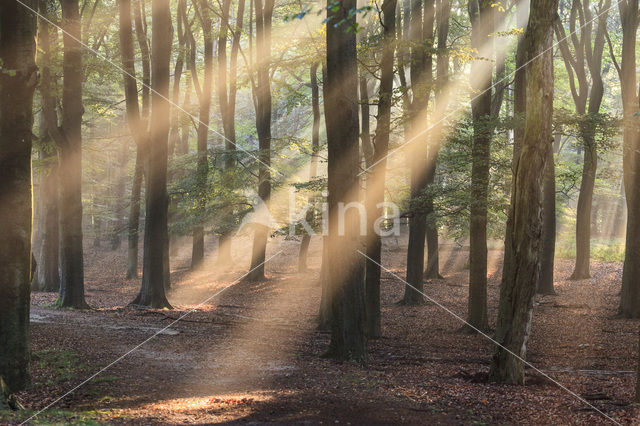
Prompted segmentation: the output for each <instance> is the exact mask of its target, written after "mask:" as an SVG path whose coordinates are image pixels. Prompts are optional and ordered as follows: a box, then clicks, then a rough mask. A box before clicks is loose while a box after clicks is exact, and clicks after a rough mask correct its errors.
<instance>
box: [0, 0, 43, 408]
mask: <svg viewBox="0 0 640 426" xmlns="http://www.w3.org/2000/svg"><path fill="white" fill-rule="evenodd" d="M25 4H26V5H27V6H28V7H30V8H32V9H33V10H37V8H38V5H37V2H36V1H35V0H28V1H25ZM35 40H36V19H35V16H34V15H33V13H31V12H30V11H29V10H28V9H26V8H25V7H24V6H22V5H20V4H18V2H15V1H3V2H0V64H1V65H0V99H2V102H0V182H2V184H1V185H0V199H1V200H2V203H0V224H2V238H0V342H1V343H0V381H4V382H5V383H6V385H7V387H8V389H9V391H10V392H16V391H19V390H22V389H24V388H26V387H27V386H28V385H29V383H30V375H29V359H30V352H31V348H30V344H29V303H30V300H29V295H30V286H31V142H32V136H31V135H32V133H31V127H32V125H33V112H32V111H33V93H34V90H35V88H36V84H37V83H38V69H37V68H36V64H35V54H36V43H35ZM0 398H4V395H0ZM2 402H3V401H0V405H2Z"/></svg>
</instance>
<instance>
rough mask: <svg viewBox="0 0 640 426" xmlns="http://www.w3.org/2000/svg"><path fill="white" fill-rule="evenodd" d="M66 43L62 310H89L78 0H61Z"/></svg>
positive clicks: (61, 153) (60, 143)
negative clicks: (84, 236)
mask: <svg viewBox="0 0 640 426" xmlns="http://www.w3.org/2000/svg"><path fill="white" fill-rule="evenodd" d="M60 4H61V5H62V28H63V30H64V33H63V37H62V38H63V41H64V55H63V65H62V71H63V83H62V123H61V125H60V131H59V134H60V138H59V139H58V140H57V141H56V142H57V144H58V153H59V158H60V169H59V179H60V204H59V206H60V270H61V285H60V297H59V298H58V301H57V302H56V304H57V305H58V306H59V307H61V308H80V309H84V308H87V307H88V305H87V303H86V302H85V299H84V260H83V259H84V257H83V256H84V253H83V247H82V114H83V113H84V107H83V106H82V45H81V44H80V43H79V40H80V38H81V21H80V11H79V7H78V0H60Z"/></svg>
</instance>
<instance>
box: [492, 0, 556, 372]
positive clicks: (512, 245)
mask: <svg viewBox="0 0 640 426" xmlns="http://www.w3.org/2000/svg"><path fill="white" fill-rule="evenodd" d="M557 7H558V3H557V1H556V0H532V1H531V12H530V14H529V22H528V25H527V29H526V32H525V36H524V40H523V44H524V49H525V50H524V51H525V52H527V55H528V57H527V59H528V62H525V63H526V64H527V65H526V77H525V78H526V95H525V96H526V97H525V99H526V121H525V127H524V136H523V139H522V146H521V147H520V150H519V155H518V157H517V159H516V161H515V164H514V165H513V168H514V171H515V173H514V181H513V195H512V200H511V208H510V211H509V219H508V223H507V234H506V237H505V255H504V269H503V272H502V283H501V286H500V305H499V309H498V326H497V328H496V337H495V340H496V341H497V343H498V344H499V346H496V350H495V353H494V356H493V359H492V361H491V367H490V371H489V377H490V378H491V379H492V380H495V381H501V382H508V383H520V384H522V383H524V362H523V360H524V358H525V356H526V343H527V339H528V334H529V329H530V326H531V309H532V307H533V297H534V295H535V292H536V285H537V282H538V276H539V272H540V260H539V256H540V249H541V227H542V223H541V203H542V178H543V173H544V168H545V163H546V162H547V160H548V158H549V155H548V150H550V149H551V144H552V141H553V136H552V134H551V131H552V130H551V122H552V115H553V50H552V48H551V46H552V42H553V22H554V20H555V19H556V10H557Z"/></svg>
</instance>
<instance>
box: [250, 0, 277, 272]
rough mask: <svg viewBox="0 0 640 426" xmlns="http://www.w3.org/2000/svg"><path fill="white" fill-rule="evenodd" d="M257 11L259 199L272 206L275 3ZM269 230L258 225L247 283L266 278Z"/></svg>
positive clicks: (269, 1) (268, 2) (257, 2)
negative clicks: (272, 19) (272, 33)
mask: <svg viewBox="0 0 640 426" xmlns="http://www.w3.org/2000/svg"><path fill="white" fill-rule="evenodd" d="M254 4H255V9H256V47H257V49H256V58H257V67H258V71H257V77H258V78H257V80H258V82H257V87H256V98H257V103H256V130H257V133H258V150H259V155H258V158H259V159H260V163H259V164H258V197H260V200H261V201H262V202H264V205H266V206H268V205H269V199H270V197H271V171H270V168H271V84H270V75H269V70H270V67H271V18H272V15H273V6H274V0H265V2H264V7H263V5H262V0H254ZM268 238H269V229H268V228H267V227H266V226H261V225H258V226H257V227H256V230H255V232H254V235H253V248H252V251H251V266H250V268H249V273H248V274H247V276H246V278H245V279H246V280H247V281H260V280H263V279H264V278H265V276H264V263H265V255H266V251H267V239H268Z"/></svg>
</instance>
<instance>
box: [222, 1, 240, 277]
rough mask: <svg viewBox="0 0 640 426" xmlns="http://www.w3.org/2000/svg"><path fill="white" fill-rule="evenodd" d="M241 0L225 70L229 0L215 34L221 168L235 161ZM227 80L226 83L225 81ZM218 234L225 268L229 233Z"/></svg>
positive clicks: (228, 27)
mask: <svg viewBox="0 0 640 426" xmlns="http://www.w3.org/2000/svg"><path fill="white" fill-rule="evenodd" d="M244 5H245V1H244V0H239V1H238V9H237V13H236V25H235V29H233V31H232V44H231V52H230V55H229V61H228V62H229V63H228V69H227V39H228V34H229V31H230V30H231V25H230V24H229V9H230V7H231V0H225V1H224V2H223V4H222V16H221V19H222V22H221V23H220V33H219V35H218V81H217V82H216V88H217V90H218V104H219V105H220V116H221V118H222V129H223V131H224V138H225V142H224V145H225V151H227V153H226V158H225V162H224V168H225V170H233V167H234V165H235V160H234V156H233V152H234V151H235V149H236V98H237V92H238V53H239V51H240V36H241V35H242V23H243V17H244ZM227 82H228V83H227ZM232 215H233V211H232V209H228V211H227V217H228V219H227V220H229V221H230V216H232ZM224 231H226V232H222V233H221V235H220V239H219V241H220V244H219V246H218V265H219V266H222V267H229V266H230V265H231V264H232V263H233V260H232V258H231V233H230V232H228V230H226V229H225V230H224Z"/></svg>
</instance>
